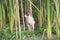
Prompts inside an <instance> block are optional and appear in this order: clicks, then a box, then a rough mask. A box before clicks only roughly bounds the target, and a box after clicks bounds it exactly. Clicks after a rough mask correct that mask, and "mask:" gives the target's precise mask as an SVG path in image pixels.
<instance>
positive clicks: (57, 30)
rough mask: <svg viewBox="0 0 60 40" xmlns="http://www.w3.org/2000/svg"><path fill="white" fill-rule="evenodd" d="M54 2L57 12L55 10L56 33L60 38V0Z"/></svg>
mask: <svg viewBox="0 0 60 40" xmlns="http://www.w3.org/2000/svg"><path fill="white" fill-rule="evenodd" d="M54 4H55V7H56V12H55V14H56V15H55V20H56V34H57V37H58V39H59V26H58V14H59V0H54Z"/></svg>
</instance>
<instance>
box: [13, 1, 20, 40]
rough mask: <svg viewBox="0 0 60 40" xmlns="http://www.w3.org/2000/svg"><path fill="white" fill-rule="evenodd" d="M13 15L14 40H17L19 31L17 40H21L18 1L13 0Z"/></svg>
mask: <svg viewBox="0 0 60 40" xmlns="http://www.w3.org/2000/svg"><path fill="white" fill-rule="evenodd" d="M14 15H15V27H16V40H18V30H19V40H21V27H20V16H19V15H20V14H19V2H18V0H14ZM18 28H19V29H18Z"/></svg>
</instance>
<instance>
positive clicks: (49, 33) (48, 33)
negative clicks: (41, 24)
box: [47, 0, 51, 40]
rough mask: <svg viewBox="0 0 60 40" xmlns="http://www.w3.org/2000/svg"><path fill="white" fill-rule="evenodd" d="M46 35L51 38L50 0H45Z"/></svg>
mask: <svg viewBox="0 0 60 40" xmlns="http://www.w3.org/2000/svg"><path fill="white" fill-rule="evenodd" d="M47 37H48V40H51V20H50V0H47Z"/></svg>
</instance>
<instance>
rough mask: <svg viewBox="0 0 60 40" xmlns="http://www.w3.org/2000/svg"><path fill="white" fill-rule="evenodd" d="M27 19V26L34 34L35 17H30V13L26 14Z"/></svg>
mask: <svg viewBox="0 0 60 40" xmlns="http://www.w3.org/2000/svg"><path fill="white" fill-rule="evenodd" d="M25 18H26V21H27V26H28V29H29V31H33V32H34V24H35V21H34V19H33V17H32V16H30V14H29V13H28V14H25Z"/></svg>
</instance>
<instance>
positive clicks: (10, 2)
mask: <svg viewBox="0 0 60 40" xmlns="http://www.w3.org/2000/svg"><path fill="white" fill-rule="evenodd" d="M8 16H9V23H10V30H11V33H12V32H13V25H14V17H13V9H12V0H8Z"/></svg>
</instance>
